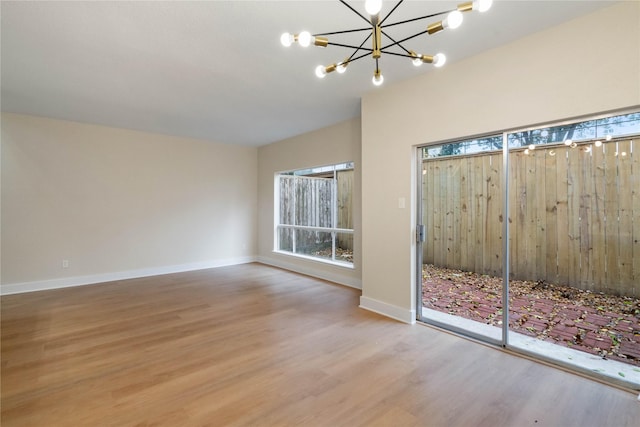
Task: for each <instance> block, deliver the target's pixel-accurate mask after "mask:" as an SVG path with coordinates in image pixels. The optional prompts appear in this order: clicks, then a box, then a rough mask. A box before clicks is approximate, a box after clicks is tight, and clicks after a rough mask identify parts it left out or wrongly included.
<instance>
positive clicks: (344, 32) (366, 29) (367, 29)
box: [312, 27, 371, 37]
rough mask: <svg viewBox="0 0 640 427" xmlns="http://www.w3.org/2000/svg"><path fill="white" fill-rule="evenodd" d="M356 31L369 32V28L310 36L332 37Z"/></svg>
mask: <svg viewBox="0 0 640 427" xmlns="http://www.w3.org/2000/svg"><path fill="white" fill-rule="evenodd" d="M357 31H371V27H367V28H356V29H355V30H344V31H333V32H331V33H319V34H312V36H314V37H315V36H333V35H336V34H346V33H355V32H357Z"/></svg>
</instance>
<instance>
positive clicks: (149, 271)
mask: <svg viewBox="0 0 640 427" xmlns="http://www.w3.org/2000/svg"><path fill="white" fill-rule="evenodd" d="M255 261H256V258H255V257H241V258H230V259H222V260H216V261H206V262H195V263H190V264H180V265H169V266H165V267H155V268H143V269H139V270H129V271H118V272H114V273H102V274H92V275H89V276H75V277H62V278H59V279H50V280H38V281H34V282H24V283H10V284H6V285H2V286H0V295H11V294H20V293H24V292H36V291H44V290H47V289H60V288H69V287H72V286H84V285H94V284H97V283H104V282H113V281H114V280H126V279H137V278H139V277H149V276H159V275H162V274H171V273H183V272H185V271H195V270H205V269H207V268H216V267H225V266H229V265H238V264H247V263H250V262H255Z"/></svg>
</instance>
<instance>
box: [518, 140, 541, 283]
mask: <svg viewBox="0 0 640 427" xmlns="http://www.w3.org/2000/svg"><path fill="white" fill-rule="evenodd" d="M534 153H535V151H534ZM534 153H531V154H529V155H524V156H523V158H522V160H523V161H524V162H523V163H524V165H523V166H524V168H522V169H523V170H522V172H523V174H522V179H523V180H524V182H523V183H522V185H523V188H524V194H523V203H524V207H523V218H524V221H523V232H524V234H523V235H522V237H523V238H524V242H523V244H524V257H525V258H524V259H525V260H526V262H525V263H524V264H523V265H522V267H521V268H520V269H519V272H520V273H521V274H523V275H524V277H527V278H528V279H530V280H531V279H533V280H537V273H536V260H535V257H536V234H537V233H536V223H537V216H538V215H537V210H538V209H537V208H538V207H537V205H536V190H537V182H536V161H535V158H534V156H535V154H534Z"/></svg>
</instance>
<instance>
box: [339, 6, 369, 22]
mask: <svg viewBox="0 0 640 427" xmlns="http://www.w3.org/2000/svg"><path fill="white" fill-rule="evenodd" d="M340 3H342V4H343V5H345V6H347V7H348V8H349V9H351V11H352V12H353V13H355V14H356V15H358V16H359V17H360V18H362V19H364V20H365V21H367V23H368V24H369V25H371V21H370V20H368V19H367V18H365V17H364V16H362V15H361V14H360V12H358V11H357V10H355V9H354V8H353V7H351V6H350V5H349V4H348V3H347V2H346V1H344V0H340Z"/></svg>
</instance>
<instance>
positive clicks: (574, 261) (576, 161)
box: [567, 149, 583, 285]
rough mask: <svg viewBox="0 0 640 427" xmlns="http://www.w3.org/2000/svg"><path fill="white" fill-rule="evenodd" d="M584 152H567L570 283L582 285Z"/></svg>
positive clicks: (571, 150) (572, 150)
mask: <svg viewBox="0 0 640 427" xmlns="http://www.w3.org/2000/svg"><path fill="white" fill-rule="evenodd" d="M582 154H583V153H582V152H581V151H580V150H578V149H569V150H567V184H568V188H567V220H568V221H567V237H568V240H569V253H568V264H569V265H568V267H569V277H568V283H573V284H574V285H578V284H579V283H580V192H581V189H580V176H581V174H580V164H581V156H582Z"/></svg>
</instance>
